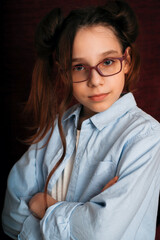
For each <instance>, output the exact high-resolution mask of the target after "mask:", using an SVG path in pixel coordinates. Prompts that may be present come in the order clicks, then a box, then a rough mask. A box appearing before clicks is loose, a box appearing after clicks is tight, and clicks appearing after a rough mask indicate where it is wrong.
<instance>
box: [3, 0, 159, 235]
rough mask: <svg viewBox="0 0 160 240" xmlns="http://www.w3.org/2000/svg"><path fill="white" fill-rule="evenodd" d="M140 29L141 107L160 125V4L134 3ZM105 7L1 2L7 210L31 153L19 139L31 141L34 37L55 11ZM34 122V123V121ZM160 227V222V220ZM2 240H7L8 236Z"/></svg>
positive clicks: (68, 1)
mask: <svg viewBox="0 0 160 240" xmlns="http://www.w3.org/2000/svg"><path fill="white" fill-rule="evenodd" d="M128 2H129V3H130V4H131V6H132V7H133V8H134V10H135V12H136V13H137V16H138V19H139V25H140V36H139V38H138V46H139V50H140V53H141V58H142V67H141V74H140V76H141V77H140V82H139V84H138V89H137V92H136V94H135V97H136V100H137V103H138V105H139V106H140V107H141V108H142V109H143V110H144V111H146V112H147V113H149V114H151V115H152V116H153V117H154V118H156V119H157V120H158V121H160V97H159V96H160V25H159V24H160V1H159V0H134V1H132V0H128ZM99 3H105V1H103V0H101V1H98V0H97V1H96V0H88V1H85V0H76V1H74V0H65V1H63V0H46V1H44V0H3V1H2V0H1V2H0V7H1V15H0V18H1V19H0V24H1V31H0V35H1V40H0V41H1V42H0V46H1V51H0V55H1V60H2V62H1V64H0V65H1V84H0V96H1V98H2V99H1V120H2V123H1V131H0V133H1V141H2V142H1V147H2V149H1V180H0V182H1V206H3V199H4V192H5V188H6V179H7V175H8V172H9V170H10V168H11V167H12V165H13V164H14V163H15V162H16V161H17V160H18V159H19V158H20V156H21V155H22V154H23V153H24V151H25V150H26V149H27V147H26V146H25V145H23V144H22V143H21V142H20V141H19V139H23V138H24V137H25V136H27V134H28V132H27V131H26V129H25V127H26V125H27V120H25V119H24V118H23V114H22V110H23V107H24V103H25V102H26V100H27V98H28V94H29V90H30V84H31V75H32V69H33V66H34V60H35V53H34V32H35V28H36V26H37V23H38V22H39V20H40V19H41V18H42V17H43V16H44V15H45V14H46V13H47V12H48V11H50V10H51V9H52V8H54V7H62V9H63V11H64V13H65V14H66V13H68V11H70V10H71V9H72V8H75V7H81V6H86V5H90V4H99ZM29 121H32V120H31V119H30V120H29ZM158 221H159V220H158ZM0 239H9V238H7V237H6V238H5V236H3V235H2V237H1V238H0Z"/></svg>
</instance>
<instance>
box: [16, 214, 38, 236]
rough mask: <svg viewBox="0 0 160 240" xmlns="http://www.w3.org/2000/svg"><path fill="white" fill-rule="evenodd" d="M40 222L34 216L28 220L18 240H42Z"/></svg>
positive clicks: (30, 216)
mask: <svg viewBox="0 0 160 240" xmlns="http://www.w3.org/2000/svg"><path fill="white" fill-rule="evenodd" d="M39 223H40V221H39V220H38V219H37V218H35V217H34V216H33V215H32V214H31V215H29V217H27V218H26V220H25V222H24V224H23V227H22V231H21V232H20V234H19V235H18V240H42V234H41V232H40V224H39Z"/></svg>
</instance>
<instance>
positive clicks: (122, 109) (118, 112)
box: [90, 93, 137, 130]
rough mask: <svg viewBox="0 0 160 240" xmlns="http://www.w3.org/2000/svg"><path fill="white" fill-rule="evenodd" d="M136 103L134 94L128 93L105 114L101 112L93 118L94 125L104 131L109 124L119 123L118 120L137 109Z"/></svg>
mask: <svg viewBox="0 0 160 240" xmlns="http://www.w3.org/2000/svg"><path fill="white" fill-rule="evenodd" d="M136 105H137V104H136V101H135V99H134V96H133V94H132V93H127V94H125V95H123V96H122V97H120V98H119V99H118V100H117V101H116V102H115V103H114V104H113V105H112V106H111V107H110V108H108V109H107V110H106V111H104V112H100V113H98V114H96V115H94V116H93V117H91V119H90V120H91V121H92V123H93V124H94V125H95V126H96V128H98V129H99V130H102V129H103V128H104V127H106V126H107V125H108V124H110V123H112V124H113V122H115V121H117V119H119V118H121V117H122V116H123V115H125V114H126V113H127V112H128V111H129V110H130V109H132V108H133V107H135V106H136Z"/></svg>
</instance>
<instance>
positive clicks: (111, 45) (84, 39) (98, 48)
mask: <svg viewBox="0 0 160 240" xmlns="http://www.w3.org/2000/svg"><path fill="white" fill-rule="evenodd" d="M111 50H115V51H116V52H118V53H121V44H120V42H119V40H118V38H117V36H116V35H115V33H114V31H113V29H112V28H111V27H108V26H91V27H83V28H81V29H79V30H78V32H77V34H76V36H75V39H74V42H73V52H72V57H73V58H76V57H79V58H81V57H82V58H84V57H86V56H88V55H90V56H92V55H100V54H101V53H104V52H107V51H111Z"/></svg>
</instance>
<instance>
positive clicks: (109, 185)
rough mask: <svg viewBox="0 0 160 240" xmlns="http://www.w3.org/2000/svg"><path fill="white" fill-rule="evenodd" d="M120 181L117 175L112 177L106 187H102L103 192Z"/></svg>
mask: <svg viewBox="0 0 160 240" xmlns="http://www.w3.org/2000/svg"><path fill="white" fill-rule="evenodd" d="M117 181H118V177H117V176H115V177H114V178H112V179H111V180H110V181H109V182H108V183H107V184H106V185H105V186H104V188H103V189H102V192H103V191H104V190H106V189H107V188H109V187H111V186H112V185H113V184H115V183H116V182H117Z"/></svg>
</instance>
